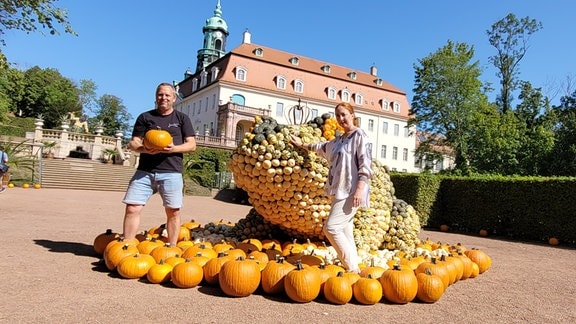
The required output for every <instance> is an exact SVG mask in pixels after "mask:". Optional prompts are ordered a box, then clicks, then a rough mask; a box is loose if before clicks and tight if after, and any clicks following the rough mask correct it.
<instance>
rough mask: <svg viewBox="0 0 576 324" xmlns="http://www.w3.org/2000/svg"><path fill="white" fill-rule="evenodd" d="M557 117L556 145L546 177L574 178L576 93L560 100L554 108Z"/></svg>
mask: <svg viewBox="0 0 576 324" xmlns="http://www.w3.org/2000/svg"><path fill="white" fill-rule="evenodd" d="M552 111H553V113H554V115H555V116H557V118H558V120H557V123H556V124H555V125H554V134H555V143H554V147H553V149H552V150H551V151H550V153H549V155H548V159H547V162H548V163H546V164H545V167H546V168H545V170H544V172H543V174H544V175H556V176H574V175H575V174H576V91H574V92H572V94H571V95H569V96H568V95H567V96H563V97H562V98H560V105H559V106H557V107H553V108H552Z"/></svg>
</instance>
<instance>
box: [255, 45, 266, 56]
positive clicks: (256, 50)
mask: <svg viewBox="0 0 576 324" xmlns="http://www.w3.org/2000/svg"><path fill="white" fill-rule="evenodd" d="M254 55H256V56H260V57H262V56H264V50H263V49H262V48H260V47H258V48H257V49H255V50H254Z"/></svg>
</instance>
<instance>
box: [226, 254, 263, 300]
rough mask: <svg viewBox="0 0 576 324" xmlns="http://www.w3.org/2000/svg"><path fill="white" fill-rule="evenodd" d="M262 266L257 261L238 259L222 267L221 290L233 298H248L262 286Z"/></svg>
mask: <svg viewBox="0 0 576 324" xmlns="http://www.w3.org/2000/svg"><path fill="white" fill-rule="evenodd" d="M260 279H261V274H260V266H259V265H258V263H257V262H256V261H255V260H251V259H245V258H242V257H240V258H238V259H236V260H230V261H228V262H226V263H224V265H223V266H222V268H221V269H220V273H219V274H218V283H219V284H220V289H222V291H223V292H224V293H225V294H226V295H228V296H232V297H246V296H249V295H251V294H252V293H253V292H255V291H256V289H258V287H259V286H260Z"/></svg>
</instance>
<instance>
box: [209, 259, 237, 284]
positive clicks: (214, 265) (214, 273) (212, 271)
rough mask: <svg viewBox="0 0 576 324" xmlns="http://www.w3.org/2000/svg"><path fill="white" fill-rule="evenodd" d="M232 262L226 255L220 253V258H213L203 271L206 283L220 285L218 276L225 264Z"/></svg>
mask: <svg viewBox="0 0 576 324" xmlns="http://www.w3.org/2000/svg"><path fill="white" fill-rule="evenodd" d="M229 260H232V259H231V258H230V257H229V256H228V255H227V254H226V253H224V252H219V253H218V256H217V257H215V258H212V259H210V260H208V262H206V264H204V266H203V267H202V270H203V271H204V281H206V283H208V284H209V285H213V286H215V285H218V276H219V274H220V270H221V269H222V266H223V265H224V263H226V262H228V261H229Z"/></svg>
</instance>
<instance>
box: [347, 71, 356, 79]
mask: <svg viewBox="0 0 576 324" xmlns="http://www.w3.org/2000/svg"><path fill="white" fill-rule="evenodd" d="M348 77H349V78H350V79H352V80H356V72H350V73H348Z"/></svg>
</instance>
